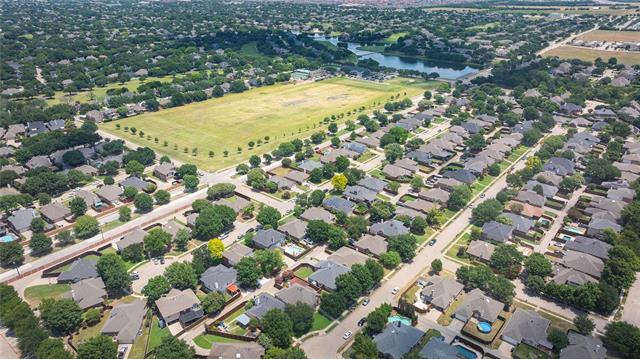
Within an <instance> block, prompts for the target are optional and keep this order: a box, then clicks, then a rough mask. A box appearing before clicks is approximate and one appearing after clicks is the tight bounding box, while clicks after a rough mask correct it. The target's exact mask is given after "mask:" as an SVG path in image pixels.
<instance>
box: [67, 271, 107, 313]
mask: <svg viewBox="0 0 640 359" xmlns="http://www.w3.org/2000/svg"><path fill="white" fill-rule="evenodd" d="M104 288H105V286H104V282H103V281H102V278H100V277H98V278H87V279H83V280H81V281H79V282H77V283H73V284H72V285H71V297H72V298H73V300H74V301H75V302H76V303H78V305H79V306H80V308H82V309H87V308H91V307H95V306H96V305H99V304H101V303H102V302H103V301H104V299H105V298H106V297H107V291H106V290H105V289H104Z"/></svg>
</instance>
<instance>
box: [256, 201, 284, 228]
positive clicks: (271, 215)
mask: <svg viewBox="0 0 640 359" xmlns="http://www.w3.org/2000/svg"><path fill="white" fill-rule="evenodd" d="M280 218H282V215H281V214H280V212H278V210H277V209H275V208H273V207H269V206H264V207H262V208H261V209H260V211H259V212H258V215H257V216H256V220H257V221H258V223H260V224H262V225H263V226H270V227H271V228H273V229H276V228H278V221H280Z"/></svg>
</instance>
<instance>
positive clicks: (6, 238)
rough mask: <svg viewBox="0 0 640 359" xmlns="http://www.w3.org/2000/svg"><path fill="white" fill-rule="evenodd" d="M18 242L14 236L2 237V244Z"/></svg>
mask: <svg viewBox="0 0 640 359" xmlns="http://www.w3.org/2000/svg"><path fill="white" fill-rule="evenodd" d="M15 240H16V237H14V236H12V235H9V234H7V235H4V236H2V237H0V243H9V242H13V241H15Z"/></svg>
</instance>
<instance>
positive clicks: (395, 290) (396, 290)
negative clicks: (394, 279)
mask: <svg viewBox="0 0 640 359" xmlns="http://www.w3.org/2000/svg"><path fill="white" fill-rule="evenodd" d="M399 291H400V288H398V287H395V288H393V289H392V290H391V294H393V295H396V294H398V292H399Z"/></svg>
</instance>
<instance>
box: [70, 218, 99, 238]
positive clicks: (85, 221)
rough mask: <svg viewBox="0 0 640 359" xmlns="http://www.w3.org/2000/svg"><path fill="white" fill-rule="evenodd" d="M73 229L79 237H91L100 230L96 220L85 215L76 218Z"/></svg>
mask: <svg viewBox="0 0 640 359" xmlns="http://www.w3.org/2000/svg"><path fill="white" fill-rule="evenodd" d="M73 231H74V232H75V234H76V237H78V238H81V239H86V238H90V237H93V236H94V235H96V234H97V233H98V232H99V231H100V228H99V224H98V220H97V219H95V218H93V217H91V216H87V215H84V216H80V217H78V218H77V219H76V223H75V224H74V226H73Z"/></svg>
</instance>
